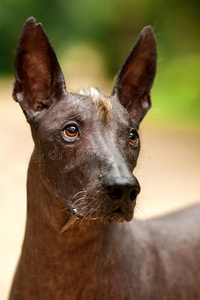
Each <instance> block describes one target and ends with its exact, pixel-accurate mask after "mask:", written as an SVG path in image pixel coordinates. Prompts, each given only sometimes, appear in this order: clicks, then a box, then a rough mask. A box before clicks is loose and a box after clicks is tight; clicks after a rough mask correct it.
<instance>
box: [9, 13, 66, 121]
mask: <svg viewBox="0 0 200 300" xmlns="http://www.w3.org/2000/svg"><path fill="white" fill-rule="evenodd" d="M15 78H16V80H15V83H14V89H13V98H14V99H15V100H16V101H17V102H19V103H20V105H21V107H22V109H23V111H24V113H25V115H26V117H27V119H28V120H29V118H30V117H31V115H32V114H33V113H34V112H37V111H42V110H44V109H47V108H48V107H50V106H51V105H52V104H53V103H55V102H56V101H57V99H59V96H60V95H61V93H62V92H63V91H64V90H65V80H64V77H63V74H62V71H61V68H60V66H59V63H58V61H57V58H56V55H55V52H54V50H53V47H52V45H51V43H50V42H49V40H48V38H47V35H46V33H45V30H44V29H43V27H42V25H41V24H40V23H36V20H35V19H34V18H29V19H28V20H27V21H26V23H25V24H24V27H23V29H22V32H21V35H20V38H19V42H18V46H17V51H16V57H15Z"/></svg>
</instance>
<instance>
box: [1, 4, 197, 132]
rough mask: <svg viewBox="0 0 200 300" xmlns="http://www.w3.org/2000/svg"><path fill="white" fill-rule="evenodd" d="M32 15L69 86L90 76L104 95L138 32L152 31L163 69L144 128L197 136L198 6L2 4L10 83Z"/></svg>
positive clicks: (4, 64) (4, 72) (4, 70)
mask: <svg viewBox="0 0 200 300" xmlns="http://www.w3.org/2000/svg"><path fill="white" fill-rule="evenodd" d="M29 16H34V17H35V18H36V19H37V21H39V22H42V24H43V26H44V27H45V29H46V31H47V34H48V36H49V38H50V40H51V42H52V44H53V46H54V48H55V51H56V53H57V55H58V58H59V61H60V63H61V66H62V67H63V69H64V73H65V74H67V78H66V81H67V86H69V85H70V82H71V85H72V87H73V80H76V77H77V76H79V77H80V76H82V78H83V79H84V78H85V76H89V77H91V78H93V81H92V83H93V82H94V83H95V84H96V81H95V80H94V77H95V78H96V79H98V81H100V83H99V84H98V82H97V85H98V86H100V88H103V89H105V90H106V91H107V90H109V89H110V88H111V85H112V81H113V78H114V76H115V75H116V73H117V71H118V69H119V67H120V66H121V64H122V63H123V61H124V59H125V58H126V56H127V55H128V53H129V51H130V49H131V48H132V46H133V43H134V42H135V40H136V38H137V36H138V34H139V32H140V31H141V29H142V28H143V27H144V26H146V25H152V27H153V28H154V31H155V34H156V37H157V41H158V70H157V77H156V80H155V84H154V87H153V90H152V98H153V107H152V110H151V113H150V114H149V116H148V118H147V122H151V123H153V124H159V125H162V126H167V127H174V126H176V128H184V129H190V130H191V129H192V130H199V129H200V83H199V70H200V35H199V28H200V1H199V0H190V1H186V0H182V1H178V0H170V1H160V0H151V1H150V0H143V1H141V0H140V1H139V0H124V1H121V0H101V1H94V0H79V1H78V0H73V1H72V0H71V1H70V0H39V1H38V0H21V1H19V0H1V1H0V38H1V41H0V76H1V78H5V77H10V76H13V60H14V53H15V48H16V44H17V40H18V37H19V33H20V30H21V28H22V26H23V24H24V22H25V20H26V19H27V18H28V17H29ZM72 78H73V79H72ZM1 80H2V79H1ZM83 81H84V80H83Z"/></svg>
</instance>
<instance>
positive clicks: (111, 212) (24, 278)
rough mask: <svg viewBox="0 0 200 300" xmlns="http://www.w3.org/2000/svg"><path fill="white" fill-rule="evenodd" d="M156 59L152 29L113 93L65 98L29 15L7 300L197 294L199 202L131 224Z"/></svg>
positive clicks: (19, 57)
mask: <svg viewBox="0 0 200 300" xmlns="http://www.w3.org/2000/svg"><path fill="white" fill-rule="evenodd" d="M156 61H157V50H156V39H155V35H154V32H153V29H152V27H150V26H148V27H145V28H144V29H143V30H142V31H141V33H140V35H139V37H138V39H137V41H136V43H135V45H134V47H133V49H132V50H131V52H130V54H129V56H128V57H127V59H126V60H125V62H124V64H123V65H122V67H121V69H120V71H119V73H118V75H117V77H116V79H115V83H114V87H113V90H112V92H111V95H110V96H109V97H108V96H106V95H104V94H103V92H101V91H100V90H99V89H97V88H87V89H83V90H81V91H80V92H79V93H70V92H68V91H66V86H65V80H64V76H63V73H62V71H61V68H60V66H59V63H58V60H57V58H56V54H55V52H54V50H53V47H52V45H51V44H50V42H49V40H48V38H47V35H46V33H45V31H44V29H43V27H42V25H41V24H40V23H37V22H36V20H35V19H34V18H29V19H28V20H27V21H26V23H25V25H24V27H23V29H22V32H21V35H20V38H19V43H18V46H17V51H16V58H15V78H16V80H15V83H14V89H13V98H14V99H15V100H16V101H17V102H18V103H19V104H20V106H21V108H22V110H23V112H24V114H25V116H26V119H27V121H28V123H29V124H30V127H31V132H32V137H33V140H34V143H35V147H34V151H33V154H32V157H31V160H30V164H29V169H28V179H27V223H26V232H25V238H24V243H23V248H22V253H21V258H20V261H19V264H18V267H17V270H16V274H15V278H14V282H13V285H12V289H11V293H10V298H9V299H10V300H33V299H34V300H40V299H41V300H49V299H55V300H65V299H66V300H86V299H87V300H102V299H104V300H108V299H114V300H133V299H134V300H136V299H137V300H138V299H142V300H144V299H153V300H157V299H158V300H161V299H162V300H163V299H167V300H168V299H174V300H177V299H184V300H185V299H188V300H189V299H190V300H191V299H200V217H199V216H200V205H196V206H194V207H190V208H186V209H184V210H181V211H179V212H176V213H172V214H170V215H167V216H164V217H161V218H156V219H154V222H153V223H154V225H152V228H151V231H148V230H147V228H146V224H145V222H144V221H138V222H137V223H134V224H133V223H132V222H131V223H128V222H129V221H131V220H132V218H133V215H134V208H135V205H136V199H137V195H138V194H139V192H140V185H139V182H138V180H137V178H136V177H135V176H134V175H133V171H134V168H135V166H136V163H137V158H138V155H139V150H140V137H139V133H138V129H139V124H140V122H141V121H142V119H143V118H144V116H145V114H146V113H147V111H148V110H149V108H150V107H151V99H150V90H151V87H152V84H153V81H154V77H155V73H156ZM120 223H121V224H120Z"/></svg>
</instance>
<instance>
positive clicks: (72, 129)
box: [62, 124, 79, 142]
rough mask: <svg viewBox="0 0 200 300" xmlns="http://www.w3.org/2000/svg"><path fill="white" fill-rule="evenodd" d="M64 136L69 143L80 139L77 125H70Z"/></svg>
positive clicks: (64, 131)
mask: <svg viewBox="0 0 200 300" xmlns="http://www.w3.org/2000/svg"><path fill="white" fill-rule="evenodd" d="M62 136H63V138H64V139H65V140H66V141H67V142H73V141H75V140H77V139H78V138H79V129H78V126H77V125H74V124H73V125H68V126H67V127H66V128H65V129H64V130H63V131H62Z"/></svg>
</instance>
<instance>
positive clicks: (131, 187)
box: [105, 177, 140, 202]
mask: <svg viewBox="0 0 200 300" xmlns="http://www.w3.org/2000/svg"><path fill="white" fill-rule="evenodd" d="M105 187H106V190H107V194H108V196H109V197H110V198H111V199H112V200H125V201H131V202H132V201H134V200H135V199H136V197H137V195H138V194H139V192H140V185H139V183H138V181H137V179H136V178H135V177H133V178H131V179H125V178H115V179H110V180H109V179H108V180H107V182H106V185H105Z"/></svg>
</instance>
